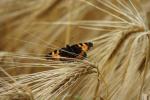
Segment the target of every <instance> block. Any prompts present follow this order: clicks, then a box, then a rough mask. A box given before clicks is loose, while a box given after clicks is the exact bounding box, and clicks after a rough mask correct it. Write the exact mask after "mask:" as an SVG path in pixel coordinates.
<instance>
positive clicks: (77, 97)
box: [74, 95, 82, 100]
mask: <svg viewBox="0 0 150 100" xmlns="http://www.w3.org/2000/svg"><path fill="white" fill-rule="evenodd" d="M74 98H75V100H82V99H81V97H80V96H78V95H77V96H75V97H74Z"/></svg>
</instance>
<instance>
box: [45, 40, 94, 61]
mask: <svg viewBox="0 0 150 100" xmlns="http://www.w3.org/2000/svg"><path fill="white" fill-rule="evenodd" d="M92 47H93V43H92V42H85V43H78V44H73V45H66V47H63V48H60V49H58V50H54V51H52V52H50V53H48V54H47V55H46V56H45V57H46V59H47V60H49V59H51V60H60V61H61V60H67V58H76V59H81V60H83V59H86V58H87V51H89V50H90V49H91V48H92Z"/></svg>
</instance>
